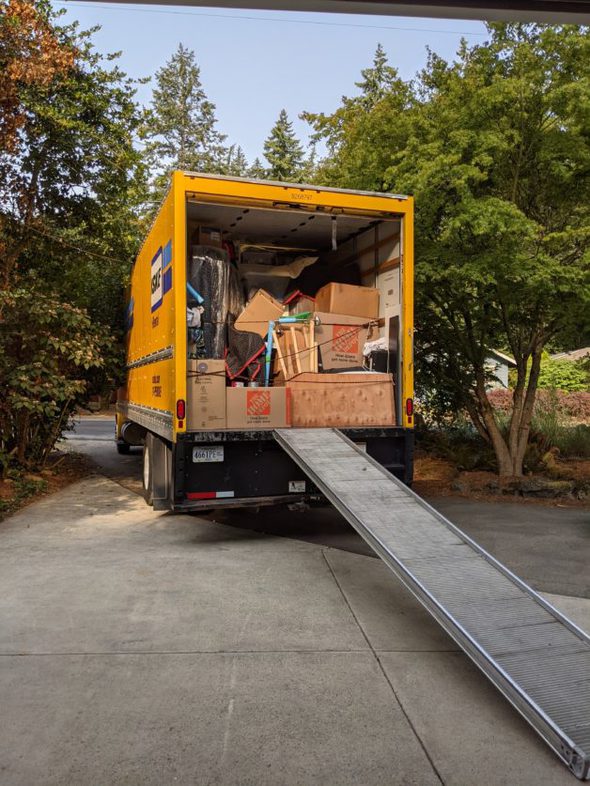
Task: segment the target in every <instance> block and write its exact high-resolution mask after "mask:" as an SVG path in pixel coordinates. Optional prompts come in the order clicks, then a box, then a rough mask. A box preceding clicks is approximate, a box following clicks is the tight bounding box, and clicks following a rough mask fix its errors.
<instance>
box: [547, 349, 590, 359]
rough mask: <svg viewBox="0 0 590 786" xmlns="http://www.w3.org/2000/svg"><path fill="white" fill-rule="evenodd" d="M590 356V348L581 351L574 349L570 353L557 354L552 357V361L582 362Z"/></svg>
mask: <svg viewBox="0 0 590 786" xmlns="http://www.w3.org/2000/svg"><path fill="white" fill-rule="evenodd" d="M588 356H590V347H581V348H580V349H572V350H570V351H569V352H556V353H555V355H551V356H550V357H551V359H552V360H582V358H586V357H588Z"/></svg>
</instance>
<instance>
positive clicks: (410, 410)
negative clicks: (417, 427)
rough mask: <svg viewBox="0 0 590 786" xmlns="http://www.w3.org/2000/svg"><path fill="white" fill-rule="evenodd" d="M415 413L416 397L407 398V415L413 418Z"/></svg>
mask: <svg viewBox="0 0 590 786" xmlns="http://www.w3.org/2000/svg"><path fill="white" fill-rule="evenodd" d="M413 414H414V399H413V398H407V399H406V415H407V416H408V417H409V418H411V417H412V415H413Z"/></svg>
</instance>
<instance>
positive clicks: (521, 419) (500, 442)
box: [467, 342, 542, 478]
mask: <svg viewBox="0 0 590 786" xmlns="http://www.w3.org/2000/svg"><path fill="white" fill-rule="evenodd" d="M538 343H539V344H540V343H541V342H538ZM541 350H542V347H541V346H535V347H534V349H533V350H532V352H531V355H530V357H531V358H532V363H531V371H530V374H529V378H528V385H526V389H525V384H526V365H527V363H526V358H525V359H523V358H519V359H518V379H517V384H516V388H515V390H514V398H513V409H512V416H511V418H510V426H509V429H508V434H507V435H506V436H504V434H502V430H501V428H500V426H499V424H498V421H497V420H496V415H495V413H494V409H493V407H492V405H491V404H490V402H489V399H488V395H487V390H486V385H485V375H484V372H483V369H479V370H478V371H477V372H476V389H475V402H476V408H473V407H470V406H468V407H467V409H468V412H469V414H470V416H471V419H472V420H473V422H474V424H475V425H476V427H477V429H478V431H479V432H480V433H481V432H482V427H483V429H484V430H485V434H486V436H487V439H488V442H489V443H490V444H491V445H492V447H493V448H494V453H495V454H496V461H497V462H498V474H499V475H500V477H501V478H508V477H516V478H521V477H522V476H523V474H524V468H523V465H524V457H525V453H526V449H527V446H528V442H529V435H530V430H531V420H532V417H533V408H534V405H535V396H536V392H537V383H538V381H539V372H540V370H541Z"/></svg>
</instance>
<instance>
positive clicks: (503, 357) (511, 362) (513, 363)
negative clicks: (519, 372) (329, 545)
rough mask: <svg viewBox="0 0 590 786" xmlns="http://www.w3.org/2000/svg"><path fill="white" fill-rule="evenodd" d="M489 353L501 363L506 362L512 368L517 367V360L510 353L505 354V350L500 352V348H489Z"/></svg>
mask: <svg viewBox="0 0 590 786" xmlns="http://www.w3.org/2000/svg"><path fill="white" fill-rule="evenodd" d="M488 355H489V356H490V357H493V358H495V359H496V360H499V361H500V362H501V363H505V364H506V365H507V366H510V367H511V368H516V360H514V358H513V357H510V355H505V354H504V352H500V350H499V349H488Z"/></svg>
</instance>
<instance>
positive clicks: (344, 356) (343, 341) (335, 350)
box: [315, 312, 377, 371]
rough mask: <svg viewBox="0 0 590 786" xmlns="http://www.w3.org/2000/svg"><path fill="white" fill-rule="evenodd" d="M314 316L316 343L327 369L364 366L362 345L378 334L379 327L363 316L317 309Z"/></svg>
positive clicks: (323, 366) (324, 367) (324, 366)
mask: <svg viewBox="0 0 590 786" xmlns="http://www.w3.org/2000/svg"><path fill="white" fill-rule="evenodd" d="M315 317H316V326H315V342H316V344H317V345H318V347H319V351H320V358H321V361H322V368H323V369H324V371H329V370H331V369H335V368H358V367H359V366H360V367H362V365H363V347H364V345H365V342H366V341H368V340H370V339H369V337H373V334H374V333H375V336H376V330H377V328H376V327H375V328H371V327H369V326H368V320H367V319H366V318H363V317H349V316H348V315H345V314H327V313H323V312H316V313H315ZM318 322H319V324H318Z"/></svg>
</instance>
